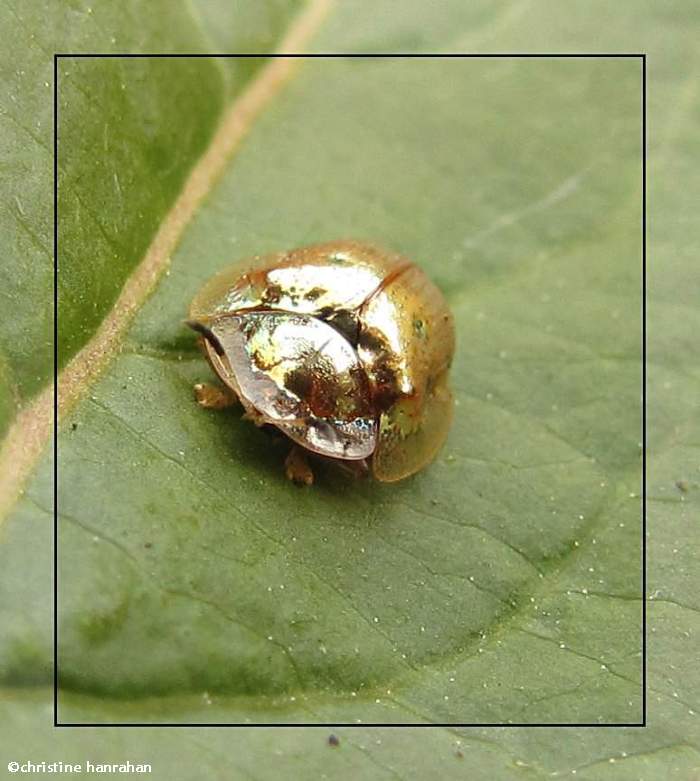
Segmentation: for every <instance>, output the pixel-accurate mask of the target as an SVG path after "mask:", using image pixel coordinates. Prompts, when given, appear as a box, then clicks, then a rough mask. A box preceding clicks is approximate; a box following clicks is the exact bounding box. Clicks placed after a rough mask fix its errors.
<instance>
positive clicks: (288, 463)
mask: <svg viewBox="0 0 700 781" xmlns="http://www.w3.org/2000/svg"><path fill="white" fill-rule="evenodd" d="M284 473H285V474H286V475H287V478H288V479H289V480H292V481H293V482H295V483H296V484H297V485H311V484H312V483H313V481H314V473H313V472H312V471H311V467H310V466H309V462H308V461H307V459H306V451H305V450H304V449H303V448H301V447H299V446H298V445H292V449H291V450H290V451H289V454H288V455H287V458H285V460H284Z"/></svg>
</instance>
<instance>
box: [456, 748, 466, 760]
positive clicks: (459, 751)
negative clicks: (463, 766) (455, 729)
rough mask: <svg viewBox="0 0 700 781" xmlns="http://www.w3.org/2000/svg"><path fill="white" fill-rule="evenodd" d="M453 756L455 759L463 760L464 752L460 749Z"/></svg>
mask: <svg viewBox="0 0 700 781" xmlns="http://www.w3.org/2000/svg"><path fill="white" fill-rule="evenodd" d="M455 756H456V757H457V759H464V752H463V751H462V749H459V748H458V749H457V751H455Z"/></svg>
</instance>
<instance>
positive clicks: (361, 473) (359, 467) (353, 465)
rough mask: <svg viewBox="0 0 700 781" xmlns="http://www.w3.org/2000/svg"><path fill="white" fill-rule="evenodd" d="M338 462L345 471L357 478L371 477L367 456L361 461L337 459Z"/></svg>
mask: <svg viewBox="0 0 700 781" xmlns="http://www.w3.org/2000/svg"><path fill="white" fill-rule="evenodd" d="M336 463H337V464H338V466H339V467H340V468H341V469H342V470H343V472H346V473H347V474H349V475H350V476H351V477H355V478H357V479H360V478H363V477H369V465H368V463H367V459H366V458H363V459H362V460H360V461H340V460H339V459H338V460H336Z"/></svg>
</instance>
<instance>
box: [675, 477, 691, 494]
mask: <svg viewBox="0 0 700 781" xmlns="http://www.w3.org/2000/svg"><path fill="white" fill-rule="evenodd" d="M676 488H677V489H678V490H679V491H681V492H682V493H684V494H687V493H688V489H689V488H690V486H689V485H688V483H687V481H685V480H676Z"/></svg>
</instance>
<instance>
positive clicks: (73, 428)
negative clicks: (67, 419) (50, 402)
mask: <svg viewBox="0 0 700 781" xmlns="http://www.w3.org/2000/svg"><path fill="white" fill-rule="evenodd" d="M77 428H78V424H77V423H71V424H70V430H71V431H75V430H76V429H77Z"/></svg>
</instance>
